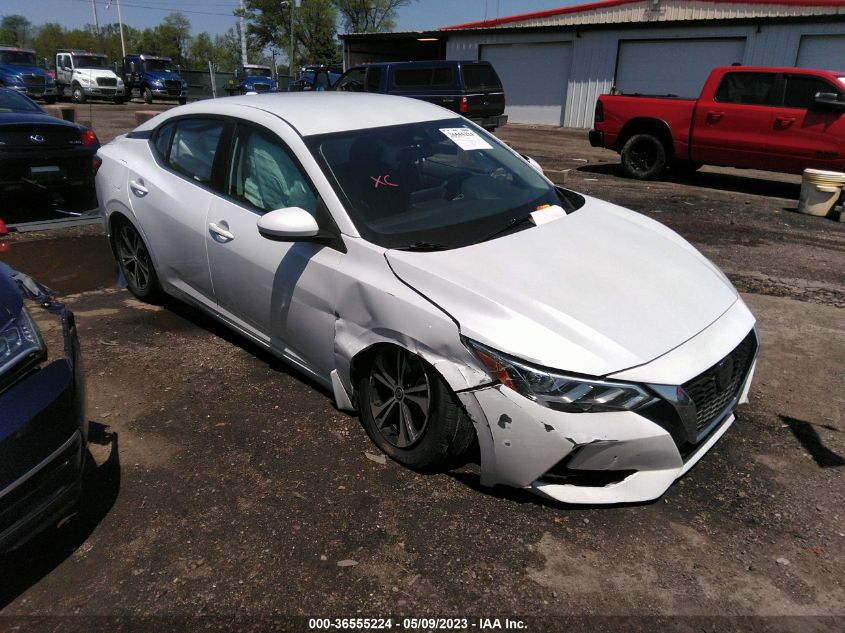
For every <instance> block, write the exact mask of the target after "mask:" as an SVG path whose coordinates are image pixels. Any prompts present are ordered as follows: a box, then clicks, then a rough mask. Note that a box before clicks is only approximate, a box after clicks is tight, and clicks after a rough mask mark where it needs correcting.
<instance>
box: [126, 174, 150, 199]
mask: <svg viewBox="0 0 845 633" xmlns="http://www.w3.org/2000/svg"><path fill="white" fill-rule="evenodd" d="M129 188H130V189H131V190H132V193H134V194H135V195H136V196H138V197H139V198H143V197H144V196H146V195H147V194H148V193H150V190H149V189H147V188H146V187H145V186H144V179H143V178H138V180H130V181H129Z"/></svg>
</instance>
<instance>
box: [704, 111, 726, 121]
mask: <svg viewBox="0 0 845 633" xmlns="http://www.w3.org/2000/svg"><path fill="white" fill-rule="evenodd" d="M723 116H725V113H724V112H721V111H719V110H710V111H709V112H708V113H707V120H708V121H710V122H711V123H716V122H717V121H721V120H722V117H723Z"/></svg>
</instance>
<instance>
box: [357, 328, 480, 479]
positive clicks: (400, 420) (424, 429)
mask: <svg viewBox="0 0 845 633" xmlns="http://www.w3.org/2000/svg"><path fill="white" fill-rule="evenodd" d="M357 386H358V409H359V413H360V417H361V423H362V424H363V426H364V428H365V429H366V431H367V434H368V435H369V436H370V439H371V440H372V441H373V442H374V443H375V444H376V446H378V447H379V448H380V449H381V450H382V451H383V452H384V453H385V454H387V455H388V456H389V457H390V458H391V459H393V460H395V461H397V462H399V463H400V464H403V465H405V466H407V467H409V468H412V469H414V470H419V471H423V472H437V471H441V470H444V469H446V468H448V467H449V466H450V465H451V464H452V463H453V462H454V461H455V460H457V458H459V457H460V456H461V455H463V454H464V453H465V452H466V451H467V449H468V448H469V446H470V445H471V444H472V440H473V439H474V437H475V429H474V428H473V426H472V423H471V422H470V421H469V419H468V418H467V415H466V413H464V411H463V409H462V408H461V407H460V406H459V405H458V402H457V399H456V398H455V396H454V395H453V394H452V392H451V390H450V389H449V386H448V385H447V384H446V381H445V380H443V377H442V376H441V375H440V374H439V373H438V372H437V370H435V369H434V368H433V367H432V366H431V365H429V364H428V363H427V362H425V361H424V360H423V359H422V358H421V357H419V356H417V355H416V354H412V353H411V352H409V351H408V350H406V349H404V348H401V347H398V346H396V345H384V346H381V347H380V348H379V349H377V350H376V352H375V353H374V354H373V355H372V357H371V358H370V359H369V363H368V365H367V367H366V368H365V371H364V372H363V376H362V377H361V378H360V380H359V381H358V385H357Z"/></svg>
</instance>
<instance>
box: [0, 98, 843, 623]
mask: <svg viewBox="0 0 845 633" xmlns="http://www.w3.org/2000/svg"><path fill="white" fill-rule="evenodd" d="M93 108H94V110H92V112H93V113H94V118H93V121H94V126H95V129H96V131H97V132H98V134H99V135H100V137H101V138H102V139H104V140H107V139H109V138H111V137H113V136H114V135H115V134H116V133H118V132H122V131H126V130H127V129H128V128H129V127H131V112H132V106H124V107H122V108H115V107H114V106H108V105H104V106H93ZM500 136H501V137H502V138H504V139H506V140H507V141H508V142H509V143H511V144H512V145H513V146H514V147H515V148H517V149H519V150H520V151H521V152H523V153H526V154H528V155H531V156H533V157H534V158H536V159H537V160H538V161H539V162H540V163H541V164H542V165H543V166H544V167H546V168H549V169H555V170H564V169H569V170H571V171H569V173H568V174H567V175H566V184H567V186H569V187H571V188H572V189H575V190H577V191H580V192H582V193H587V194H590V195H594V196H597V197H600V198H603V199H606V200H610V201H612V202H615V203H618V204H621V205H624V206H627V207H630V208H632V209H634V210H636V211H639V212H642V213H644V214H646V215H648V216H650V217H654V218H656V219H658V220H660V221H661V222H664V223H665V224H667V225H669V226H670V227H672V228H673V229H675V230H677V231H678V232H680V233H681V234H682V235H683V236H684V237H686V238H687V239H689V240H690V241H691V242H692V243H693V244H695V245H696V246H697V247H698V248H700V249H701V250H702V251H703V252H704V253H705V254H706V255H707V256H708V257H710V258H711V259H713V260H714V261H715V262H716V263H717V264H718V265H719V266H720V267H721V268H722V269H723V270H725V272H726V273H727V274H728V275H729V276H730V278H731V279H732V281H733V282H734V283H735V284H736V285H737V287H738V288H739V290H740V291H742V293H743V297H744V299H745V300H746V301H747V303H748V304H749V306H750V307H751V309H752V311H753V312H754V314H755V315H756V317H757V319H758V321H759V329H760V335H761V339H762V346H761V350H760V357H759V361H758V367H757V373H756V377H755V382H754V386H753V389H752V392H751V402H750V404H749V405H746V406H745V407H744V408H742V409H740V411H739V414H738V420H737V422H736V424H735V425H734V426H733V427H732V429H731V430H729V431H728V433H727V434H726V435H725V437H724V438H723V439H722V440H721V441H720V442H719V443H718V444H717V445H716V446H715V448H714V449H713V450H712V451H711V452H710V453H709V454H708V455H707V456H706V457H705V458H704V459H703V460H702V461H701V462H700V463H699V464H698V465H697V466H696V467H695V468H693V469H692V470H691V471H690V472H689V473H688V474H687V475H686V476H685V477H684V478H683V479H681V480H680V481H678V482H677V483H676V484H675V485H674V486H673V487H672V488H671V489H670V490H669V491H668V492H667V493H666V494H665V495H664V496H663V498H661V499H659V500H658V501H656V502H653V503H647V504H637V505H627V506H616V507H572V506H564V505H561V504H556V503H551V502H545V501H543V500H541V499H539V498H536V497H534V496H531V495H530V494H527V493H524V492H522V491H518V490H512V489H501V488H496V489H493V490H489V489H484V488H482V487H480V486H479V483H478V477H477V469H476V468H475V467H474V466H472V465H469V466H467V467H465V468H462V469H460V470H459V471H456V472H451V473H446V474H440V475H431V476H425V475H420V474H416V473H413V472H411V471H409V470H406V469H404V468H402V467H400V466H399V465H397V464H395V463H392V462H390V461H389V460H388V461H387V462H386V463H380V461H381V460H379V459H373V458H374V457H376V456H377V449H376V448H375V447H374V446H373V445H372V444H371V443H370V441H369V440H368V438H367V436H366V434H365V433H364V431H363V430H362V428H361V426H360V424H359V422H358V420H357V418H355V417H353V416H351V415H347V414H345V413H342V412H339V411H337V410H336V409H335V408H334V406H333V404H332V400H331V396H330V394H328V393H326V392H325V391H323V390H321V389H319V388H317V387H315V386H314V385H313V384H310V383H309V382H308V381H306V380H305V379H303V378H302V377H301V376H299V375H298V374H295V373H294V372H292V371H290V370H288V369H286V368H285V366H284V365H282V364H281V363H280V362H278V361H276V360H274V359H273V358H271V357H269V356H268V355H267V354H265V353H264V352H263V351H261V350H259V349H257V348H256V347H254V346H252V345H250V344H249V343H247V342H246V341H244V340H242V339H240V338H238V337H237V336H235V335H234V334H232V333H230V332H229V331H228V330H226V329H225V328H223V327H222V326H220V325H218V324H217V323H216V322H214V321H212V320H211V319H209V318H207V317H204V316H202V315H200V314H198V313H196V312H194V311H193V310H191V309H190V308H188V307H186V306H184V305H181V304H178V303H176V302H169V303H168V304H166V305H164V306H150V305H146V304H143V303H140V302H138V301H137V300H135V299H134V298H133V297H132V296H131V295H130V294H129V293H128V292H127V291H126V290H123V289H121V288H120V287H119V286H118V285H117V283H116V282H117V277H116V272H115V267H114V264H113V262H112V261H111V259H110V256H109V252H108V246H107V244H106V240H105V238H104V237H103V236H102V235H101V234H100V233H99V228H98V227H84V228H76V229H70V230H63V231H52V232H49V233H47V232H44V233H27V234H18V235H13V236H11V238H10V239H8V240H6V242H7V243H8V244H9V245H10V247H9V249H8V252H6V253H4V254H2V255H0V257H2V258H3V260H4V261H7V262H8V263H10V264H12V265H14V266H17V267H19V268H21V269H23V270H25V271H26V272H29V273H31V274H33V275H34V276H36V277H39V278H40V279H41V280H42V281H44V282H45V283H47V284H48V285H52V286H53V287H54V288H55V289H57V290H59V291H60V292H63V293H69V294H67V296H66V297H65V299H66V301H67V302H68V303H69V304H70V305H71V307H72V308H73V310H74V311H75V313H76V316H77V319H78V322H79V324H80V336H81V341H82V348H83V354H84V360H85V365H86V374H87V381H88V393H89V395H88V398H89V409H88V417H89V419H90V421H91V441H92V444H91V447H90V451H91V454H92V456H93V458H94V464H95V467H94V468H92V470H91V472H90V474H89V476H88V480H87V487H86V492H85V497H84V499H83V502H82V504H81V506H80V510H79V512H78V514H76V515H75V516H74V517H73V518H71V519H70V520H69V521H67V522H65V523H64V524H63V525H61V526H60V527H59V528H57V529H56V530H53V531H51V532H48V533H47V534H45V535H44V536H43V537H40V538H38V539H37V540H36V541H34V542H33V543H31V544H30V545H29V546H27V547H26V548H25V549H24V550H23V551H21V552H18V553H16V554H15V555H12V556H8V557H6V558H5V559H0V570H1V571H2V573H0V614H2V615H0V628H2V627H3V623H4V621H5V622H6V623H7V624H9V625H11V624H12V623H14V624H15V626H18V627H22V630H23V629H26V628H27V624H28V625H29V626H30V628H33V629H37V628H39V627H40V626H41V624H43V623H45V622H47V623H52V624H55V625H56V626H59V625H61V626H71V627H73V626H74V623H76V626H77V627H78V628H80V629H81V628H84V627H83V626H82V624H81V623H83V622H85V620H84V619H73V618H71V619H68V620H62V619H58V620H49V619H48V620H31V619H27V618H22V616H69V615H74V616H77V617H78V616H150V615H152V616H192V617H193V616H198V615H202V616H211V617H212V618H213V617H215V616H217V617H221V618H224V619H225V618H231V617H235V616H237V617H243V618H247V619H249V618H256V619H257V620H249V621H250V622H253V623H254V622H255V621H259V622H265V623H266V622H267V620H262V618H265V619H266V618H269V619H270V620H272V618H277V617H281V616H293V615H309V616H324V617H332V618H333V617H365V616H366V617H386V616H389V615H392V616H393V617H394V618H400V620H401V617H400V616H408V617H422V616H436V615H440V616H451V617H456V616H459V617H470V618H471V620H472V626H471V627H470V626H468V628H469V630H473V629H475V628H480V624H481V622H480V620H478V618H482V617H489V618H495V617H498V618H504V617H505V616H521V617H526V616H528V617H529V619H528V620H526V622H527V626H528V630H563V628H564V625H565V626H566V627H569V628H571V629H575V630H619V629H620V628H623V625H624V626H628V625H631V626H635V625H636V626H642V627H643V628H642V630H656V629H658V628H659V629H666V630H695V631H711V630H772V631H793V630H806V631H822V630H824V631H833V630H843V629H842V628H841V627H842V619H841V617H842V616H843V615H845V510H843V508H845V486H843V472H845V469H844V468H843V467H844V466H845V419H844V418H843V411H845V396H843V389H842V386H843V384H845V372H843V367H845V311H843V307H845V273H843V270H845V224H843V223H839V222H837V221H835V220H834V219H824V218H815V217H808V216H803V215H799V214H797V213H796V212H795V208H796V206H797V198H798V191H799V183H800V179H799V178H798V177H794V176H783V175H778V174H771V173H766V172H750V171H749V172H743V171H738V170H730V169H720V168H709V167H705V168H704V169H703V170H702V171H701V172H700V173H699V174H697V175H695V176H693V177H690V178H687V179H684V180H673V179H669V180H665V181H661V182H655V183H641V182H636V181H632V180H628V179H625V178H623V177H622V176H621V171H620V169H619V166H618V157H617V156H616V155H615V154H613V153H612V152H609V151H606V150H597V149H592V148H590V147H589V144H588V143H587V140H586V133H585V132H584V131H580V130H559V129H552V128H536V127H530V126H508V127H506V128H503V129H502V130H500ZM556 177H557V178H561V176H560V175H557V176H556ZM667 301H671V298H667ZM571 616H577V617H575V618H572V617H571ZM598 616H647V617H644V618H642V619H639V620H636V619H635V620H603V619H597V617H598ZM657 616H661V617H662V619H654V618H656V617H657ZM670 616H671V617H670ZM690 616H708V619H706V620H696V619H694V618H691V617H690ZM723 616H732V617H723ZM737 616H759V617H755V618H751V619H743V618H738V617H737ZM762 616H766V617H762ZM784 616H795V617H793V618H786V617H784ZM809 616H813V617H809ZM532 617H533V618H534V619H531V618H532ZM567 618H569V619H567ZM131 621H132V620H130V622H131ZM180 621H181V620H180ZM206 622H208V621H206ZM172 623H173V621H172V620H155V621H153V622H152V623H150V622H149V621H147V624H146V625H145V626H144V627H143V630H154V629H156V630H157V629H158V628H163V627H166V626H167V625H169V624H172ZM52 624H51V625H52ZM86 626H87V625H86ZM503 626H504V625H503ZM297 627H298V628H297ZM605 627H606V628H605ZM45 628H47V626H46V625H45ZM244 628H248V627H244ZM289 628H292V629H297V630H299V629H301V630H308V626H307V621H297V622H295V623H294V624H291V625H290V627H289ZM637 630H640V629H637Z"/></svg>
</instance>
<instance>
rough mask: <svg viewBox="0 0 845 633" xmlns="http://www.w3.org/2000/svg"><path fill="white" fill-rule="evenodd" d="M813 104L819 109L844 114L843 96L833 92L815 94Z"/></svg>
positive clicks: (844, 99) (844, 96)
mask: <svg viewBox="0 0 845 633" xmlns="http://www.w3.org/2000/svg"><path fill="white" fill-rule="evenodd" d="M813 102H814V103H815V104H816V106H818V107H819V109H824V110H837V111H840V112H845V94H837V93H835V92H817V93H816V96H815V97H814V99H813Z"/></svg>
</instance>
